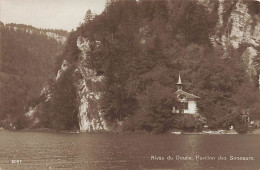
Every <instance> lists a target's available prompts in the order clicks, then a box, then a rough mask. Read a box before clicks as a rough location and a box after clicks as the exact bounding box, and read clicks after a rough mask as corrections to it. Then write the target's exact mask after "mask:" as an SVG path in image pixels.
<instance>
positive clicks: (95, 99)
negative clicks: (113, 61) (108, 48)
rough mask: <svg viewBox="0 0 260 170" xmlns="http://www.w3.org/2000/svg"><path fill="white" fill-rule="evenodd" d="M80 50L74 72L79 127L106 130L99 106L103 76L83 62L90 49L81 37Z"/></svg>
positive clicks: (83, 130) (79, 40) (78, 41)
mask: <svg viewBox="0 0 260 170" xmlns="http://www.w3.org/2000/svg"><path fill="white" fill-rule="evenodd" d="M77 46H78V48H79V49H80V50H81V54H80V62H79V64H78V65H77V69H76V70H75V72H76V73H77V74H80V77H81V78H80V79H79V80H78V81H77V82H76V87H77V93H78V97H79V100H80V101H79V127H80V131H81V132H86V131H87V132H90V131H107V130H108V128H107V125H106V122H105V120H104V119H103V116H102V110H101V108H100V98H101V95H102V92H101V88H102V84H103V79H104V76H102V75H97V73H96V71H95V70H92V69H88V68H86V66H84V65H83V63H86V62H87V60H88V59H89V56H88V55H87V52H88V51H89V50H90V47H89V41H88V40H87V39H85V38H83V37H79V38H78V40H77Z"/></svg>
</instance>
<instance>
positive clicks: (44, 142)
mask: <svg viewBox="0 0 260 170" xmlns="http://www.w3.org/2000/svg"><path fill="white" fill-rule="evenodd" d="M259 144H260V135H136V134H133V135H116V134H112V135H111V134H59V133H40V132H6V131H2V132H0V167H1V168H0V169H2V170H5V169H26V170H27V169H33V170H36V169H90V170H91V169H131V170H132V169H184V170H186V169H187V170H189V169H206V170H210V169H221V170H222V169H235V170H239V169H246V170H251V169H252V170H253V169H255V170H259V168H260V147H259ZM196 155H197V156H200V157H206V156H210V157H215V160H209V159H207V160H196V159H195V158H196ZM169 156H170V157H171V158H170V157H169ZM176 156H182V157H185V156H188V157H191V159H192V160H176ZM219 156H222V157H227V160H218V157H219ZM230 156H243V157H253V159H254V160H244V161H243V160H229V159H230ZM155 157H156V158H159V157H161V159H162V157H164V160H152V159H154V158H155ZM167 157H169V158H170V159H171V160H167ZM156 158H155V159H156ZM169 158H168V159H169ZM12 160H21V163H20V164H12V163H11V161H12Z"/></svg>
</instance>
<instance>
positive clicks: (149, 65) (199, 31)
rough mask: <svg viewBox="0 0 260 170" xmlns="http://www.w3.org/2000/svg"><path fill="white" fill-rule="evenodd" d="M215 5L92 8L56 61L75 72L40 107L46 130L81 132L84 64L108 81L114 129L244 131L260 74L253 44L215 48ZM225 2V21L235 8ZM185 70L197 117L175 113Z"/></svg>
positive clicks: (255, 110) (105, 90)
mask: <svg viewBox="0 0 260 170" xmlns="http://www.w3.org/2000/svg"><path fill="white" fill-rule="evenodd" d="M230 2H231V1H230ZM245 2H246V3H248V6H249V7H250V12H251V13H252V15H256V14H258V13H259V8H258V5H259V4H257V5H254V4H252V3H251V1H245ZM212 3H213V4H212V6H213V9H212V11H213V12H212V11H211V12H209V10H208V9H207V7H206V6H204V5H202V4H201V3H198V2H197V1H194V0H185V1H183V0H174V1H163V0H157V1H146V0H140V1H138V2H136V1H135V0H127V1H124V0H122V1H110V3H109V4H107V6H106V9H105V10H104V11H103V13H102V14H100V15H97V16H95V17H94V18H92V17H91V11H88V12H87V14H86V17H85V19H84V20H85V22H84V23H83V24H82V25H80V26H79V27H78V28H77V30H75V31H72V32H71V33H70V35H69V37H68V41H67V44H66V46H65V48H64V50H63V54H62V55H61V56H60V57H59V58H58V60H57V62H56V63H57V65H56V68H60V66H61V64H62V62H63V60H66V61H68V63H69V64H68V67H69V69H67V70H66V72H65V74H63V75H62V77H61V78H60V79H59V81H57V82H56V83H54V84H53V83H52V84H50V86H51V89H52V92H53V98H52V99H51V100H49V101H48V102H45V103H43V105H42V106H41V108H42V109H41V111H40V113H39V117H40V120H41V121H40V126H43V127H49V128H55V129H74V128H78V117H77V116H78V107H77V103H78V102H79V101H80V100H81V99H80V97H79V96H78V94H77V89H76V87H75V82H77V81H78V80H79V79H82V77H80V76H78V75H77V74H76V73H77V71H78V69H77V68H78V66H79V64H80V65H81V66H82V65H84V67H85V68H87V69H92V70H95V71H96V72H97V74H98V75H103V76H104V82H103V86H102V88H101V89H100V90H101V92H102V97H101V101H100V105H101V107H102V113H103V117H104V119H105V120H106V122H107V124H108V126H109V128H110V129H111V130H112V131H113V130H114V131H130V132H151V133H164V132H168V131H169V130H172V129H182V130H186V131H200V130H201V129H202V128H203V125H205V124H207V125H208V126H209V128H210V129H213V130H214V129H229V128H230V126H234V127H235V129H236V130H237V131H238V132H241V133H245V132H246V131H247V130H248V123H249V122H248V120H249V119H251V120H257V119H259V118H260V113H259V112H260V105H259V102H260V94H259V89H258V83H257V80H258V74H259V69H258V70H257V71H256V72H257V74H255V75H250V74H248V72H247V69H248V66H247V65H246V64H245V63H244V61H243V60H242V57H241V56H242V53H243V52H244V51H245V49H246V47H247V45H246V44H244V45H241V46H239V48H238V49H234V48H233V47H232V46H227V48H226V49H223V48H221V46H213V45H212V43H211V39H210V35H211V34H213V33H215V32H217V31H216V29H217V27H216V25H217V21H218V10H217V8H214V6H217V3H218V1H214V2H213V1H212ZM254 3H255V2H254ZM257 3H258V2H257ZM226 5H227V6H228V9H229V11H228V10H227V11H225V13H224V14H223V15H224V16H223V18H224V21H223V22H224V24H226V23H227V17H228V15H230V11H231V10H232V8H233V6H232V3H227V4H226ZM219 32H221V31H219ZM8 37H9V36H8ZM78 37H84V38H86V39H87V40H88V41H89V48H90V50H89V51H87V56H88V60H86V61H85V60H84V61H83V60H81V58H80V56H81V51H80V50H79V48H78V46H77V40H78ZM9 47H10V45H9ZM52 47H53V46H52ZM258 50H259V47H258ZM256 58H257V57H256ZM258 58H259V54H258ZM253 62H255V63H257V64H259V60H255V61H253ZM27 64H28V63H27ZM57 70H58V69H57ZM179 73H180V74H181V76H182V79H183V82H184V89H185V90H187V91H189V92H191V93H193V94H196V95H197V96H200V100H198V107H199V113H200V116H198V117H193V116H182V115H178V114H173V113H172V107H173V106H175V105H176V101H175V91H176V90H177V89H176V83H177V78H178V74H179ZM90 115H91V113H88V116H90ZM248 118H249V119H248Z"/></svg>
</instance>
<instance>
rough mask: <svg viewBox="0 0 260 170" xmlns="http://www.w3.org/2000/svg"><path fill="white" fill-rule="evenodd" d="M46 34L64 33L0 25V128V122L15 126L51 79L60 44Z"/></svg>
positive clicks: (16, 25) (60, 48)
mask: <svg viewBox="0 0 260 170" xmlns="http://www.w3.org/2000/svg"><path fill="white" fill-rule="evenodd" d="M46 32H53V33H57V34H61V36H64V35H66V34H68V33H66V31H62V30H53V31H52V30H44V29H41V30H40V29H37V28H34V27H32V26H27V25H21V24H6V25H4V24H2V23H1V26H0V35H1V41H0V42H1V45H0V47H1V51H0V78H1V80H0V81H1V82H0V94H1V97H0V99H1V100H0V108H1V110H0V111H1V112H0V121H1V126H6V125H7V124H6V123H4V122H3V121H2V120H5V121H7V122H8V121H10V122H11V123H14V124H15V123H16V124H17V123H18V122H19V121H18V120H19V119H21V117H22V115H23V114H24V113H25V112H26V110H27V108H28V106H30V105H31V104H32V101H33V100H34V99H35V98H36V97H37V96H39V95H40V93H41V90H42V89H43V87H44V86H45V85H46V84H47V81H48V80H50V79H53V78H54V77H55V74H56V73H55V72H54V66H55V61H56V58H57V56H58V55H59V54H60V53H61V51H62V47H63V45H62V44H61V43H60V42H57V40H56V39H54V38H49V37H48V36H47V35H46V34H44V33H46ZM10 122H9V123H10ZM2 124H3V125H2Z"/></svg>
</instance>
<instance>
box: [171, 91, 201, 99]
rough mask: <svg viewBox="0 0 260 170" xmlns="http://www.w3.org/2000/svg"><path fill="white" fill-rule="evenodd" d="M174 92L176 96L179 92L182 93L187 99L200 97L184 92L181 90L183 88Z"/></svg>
mask: <svg viewBox="0 0 260 170" xmlns="http://www.w3.org/2000/svg"><path fill="white" fill-rule="evenodd" d="M175 94H176V96H177V97H178V96H179V95H180V94H183V95H185V96H186V98H187V99H199V98H200V97H198V96H195V95H194V94H190V93H188V92H185V91H183V90H181V89H179V90H177V91H176V92H175Z"/></svg>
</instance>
